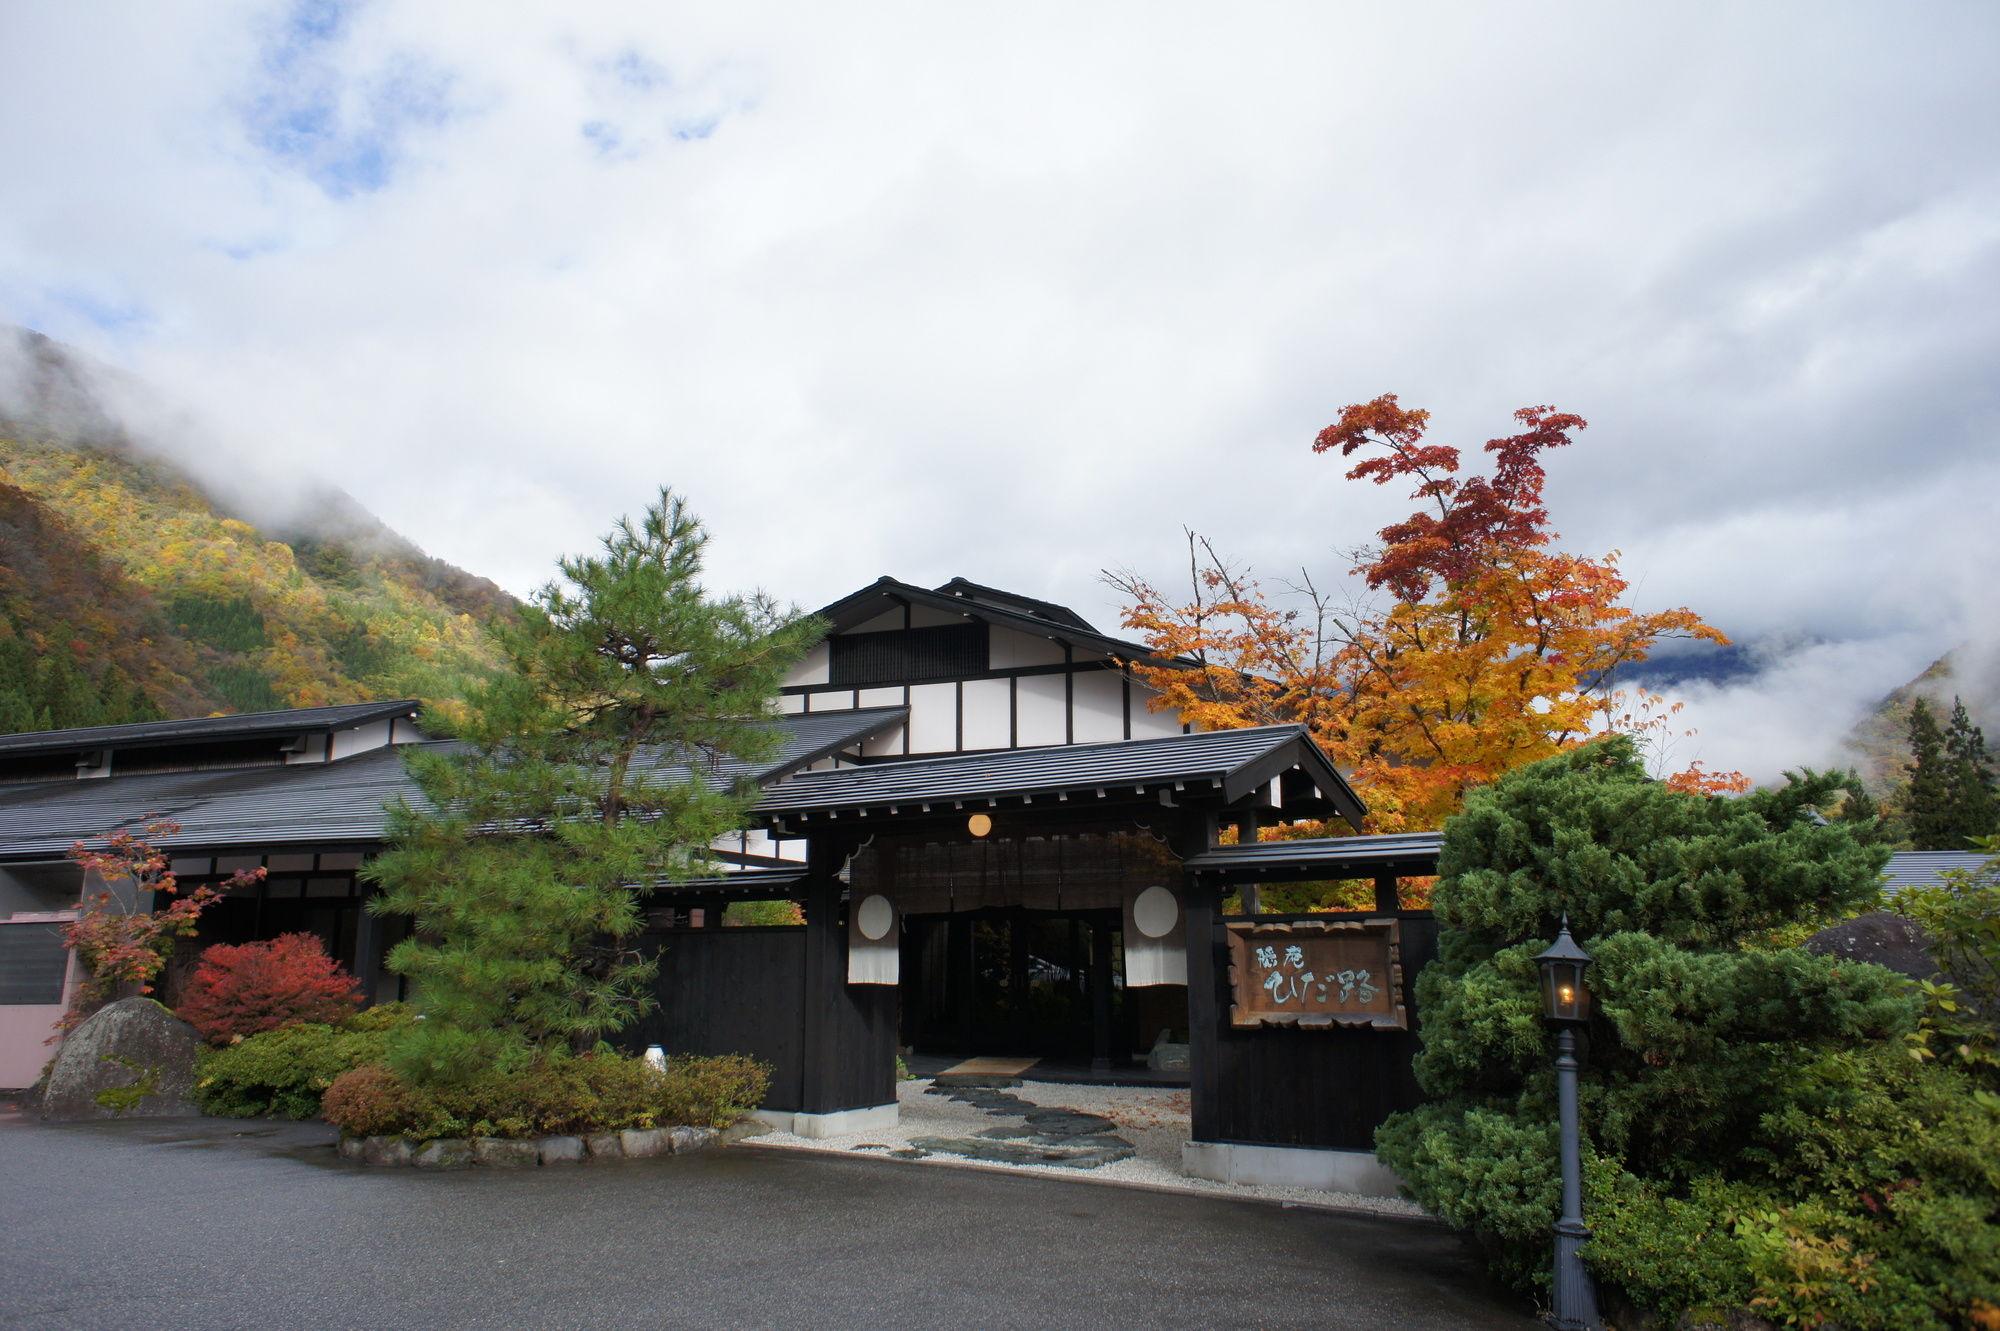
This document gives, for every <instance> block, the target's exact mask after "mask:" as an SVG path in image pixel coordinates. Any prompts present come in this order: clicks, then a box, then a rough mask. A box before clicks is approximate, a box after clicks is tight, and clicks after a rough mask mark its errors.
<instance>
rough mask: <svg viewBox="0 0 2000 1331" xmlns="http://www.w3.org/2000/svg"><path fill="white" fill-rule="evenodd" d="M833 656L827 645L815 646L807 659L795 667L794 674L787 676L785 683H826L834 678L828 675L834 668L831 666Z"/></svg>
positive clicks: (808, 653)
mask: <svg viewBox="0 0 2000 1331" xmlns="http://www.w3.org/2000/svg"><path fill="white" fill-rule="evenodd" d="M831 655H832V654H831V651H830V649H829V648H828V647H827V645H826V643H824V642H820V643H816V644H814V646H813V649H812V650H811V651H809V652H807V653H806V655H805V659H804V660H802V661H800V662H799V663H798V664H797V665H795V666H793V667H792V673H791V674H789V675H786V676H785V683H787V684H824V683H826V682H827V680H828V679H830V678H831V677H832V676H831V675H830V674H829V673H828V672H829V671H830V670H831V669H832V668H833V667H832V665H831V664H830V661H831Z"/></svg>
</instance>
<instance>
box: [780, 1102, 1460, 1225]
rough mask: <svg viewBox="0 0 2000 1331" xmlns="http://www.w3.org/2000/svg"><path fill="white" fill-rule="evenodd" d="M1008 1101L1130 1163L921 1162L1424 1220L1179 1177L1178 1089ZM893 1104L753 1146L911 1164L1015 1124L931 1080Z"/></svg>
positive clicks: (1334, 1197)
mask: <svg viewBox="0 0 2000 1331" xmlns="http://www.w3.org/2000/svg"><path fill="white" fill-rule="evenodd" d="M1007 1094H1009V1095H1012V1096H1014V1097H1017V1098H1019V1099H1021V1100H1025V1101H1028V1102H1029V1103H1031V1104H1034V1105H1039V1106H1046V1107H1049V1108H1060V1109H1070V1110H1075V1111H1077V1112H1078V1113H1080V1114H1088V1115H1097V1116H1101V1117H1103V1118H1106V1119H1109V1120H1110V1121H1111V1122H1112V1123H1113V1124H1115V1125H1116V1131H1117V1135H1118V1136H1119V1137H1120V1138H1122V1139H1123V1140H1125V1141H1128V1142H1130V1143H1131V1144H1132V1146H1133V1148H1134V1150H1135V1152H1136V1154H1134V1155H1133V1156H1131V1157H1130V1158H1129V1159H1123V1160H1114V1161H1112V1162H1111V1163H1109V1164H1103V1165H1097V1166H1094V1167H1091V1168H1076V1167H1073V1166H1068V1165H1036V1164H1022V1163H998V1162H994V1161H987V1160H975V1159H970V1158H968V1157H967V1156H965V1155H963V1154H960V1153H957V1152H953V1151H948V1150H940V1149H932V1150H929V1151H926V1152H925V1153H924V1154H923V1156H922V1160H924V1161H935V1162H940V1163H950V1164H958V1165H965V1166H970V1167H974V1168H980V1169H995V1170H1002V1171H1006V1172H1009V1173H1032V1174H1046V1175H1060V1176H1062V1177H1066V1178H1073V1179H1082V1180H1086V1181H1092V1182H1099V1183H1124V1184H1138V1185H1142V1186H1145V1187H1151V1188H1168V1189H1172V1190H1175V1191H1179V1192H1190V1193H1199V1194H1205V1195H1209V1196H1220V1197H1239V1198H1258V1199H1262V1200H1266V1201H1285V1202H1296V1203H1301V1204H1304V1205H1311V1206H1331V1207H1339V1208H1342V1209H1345V1210H1359V1211H1370V1212H1374V1213H1376V1214H1378V1215H1394V1216H1405V1217H1412V1218H1414V1217H1419V1216H1422V1215H1423V1214H1424V1212H1423V1209H1422V1208H1421V1207H1419V1206H1417V1205H1416V1203H1414V1202H1410V1201H1406V1200H1404V1199H1402V1198H1397V1197H1362V1196H1357V1195H1355V1194H1354V1193H1347V1192H1326V1191H1322V1190H1319V1189H1316V1188H1283V1187H1273V1186H1268V1185H1256V1186H1253V1185H1249V1184H1242V1183H1216V1182H1213V1181H1211V1180H1208V1179H1199V1178H1190V1177H1188V1176H1187V1175H1185V1174H1183V1173H1182V1172H1181V1145H1182V1143H1184V1142H1186V1141H1187V1139H1188V1131H1189V1123H1188V1092H1187V1091H1186V1090H1184V1089H1166V1088H1154V1087H1140V1086H1080V1085H1072V1084H1068V1083H1058V1082H1046V1081H1033V1080H1024V1081H1022V1082H1020V1083H1019V1084H1018V1085H1016V1086H1013V1087H1010V1088H1007ZM896 1098H897V1101H898V1103H899V1105H900V1108H901V1121H900V1122H898V1123H897V1124H896V1126H895V1127H894V1128H889V1129H877V1130H875V1131H872V1132H851V1133H845V1134H843V1135H841V1136H838V1137H822V1138H817V1139H809V1138H805V1137H798V1136H794V1135H793V1134H791V1133H789V1132H771V1133H765V1134H764V1135H762V1136H759V1137H756V1138H753V1139H752V1140H753V1142H754V1143H755V1144H756V1145H758V1146H773V1147H782V1148H786V1149H791V1150H800V1151H818V1152H830V1153H835V1154H847V1155H872V1156H879V1157H889V1156H902V1157H904V1158H914V1155H913V1153H912V1152H911V1145H912V1143H914V1142H918V1141H922V1140H926V1139H930V1140H935V1139H939V1138H945V1139H959V1140H965V1139H976V1138H978V1137H980V1136H981V1135H982V1134H984V1133H988V1132H991V1131H993V1130H994V1129H995V1128H996V1126H998V1127H1006V1126H1009V1125H1013V1124H1018V1123H1020V1122H1021V1119H1020V1117H1019V1116H1017V1115H1008V1114H1005V1113H995V1112H991V1111H987V1110H982V1109H980V1108H977V1107H976V1106H974V1105H971V1104H967V1103H964V1102H963V1101H961V1100H958V1099H951V1098H947V1097H945V1096H943V1095H940V1094H937V1093H935V1092H934V1091H933V1090H932V1079H931V1078H928V1077H924V1078H918V1079H914V1080H909V1081H904V1082H903V1083H901V1084H900V1085H899V1086H898V1087H897V1088H896Z"/></svg>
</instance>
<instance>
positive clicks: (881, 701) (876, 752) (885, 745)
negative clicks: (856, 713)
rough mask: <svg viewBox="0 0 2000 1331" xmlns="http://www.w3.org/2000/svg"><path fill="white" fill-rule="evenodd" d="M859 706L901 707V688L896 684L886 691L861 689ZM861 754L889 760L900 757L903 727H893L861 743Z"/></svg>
mask: <svg viewBox="0 0 2000 1331" xmlns="http://www.w3.org/2000/svg"><path fill="white" fill-rule="evenodd" d="M859 704H860V706H863V707H901V706H902V705H903V686H902V685H900V684H898V685H896V686H895V687H894V688H888V689H862V690H861V691H860V694H859ZM861 752H862V753H863V754H864V755H866V756H869V757H875V756H880V757H884V758H889V757H895V756H898V755H900V754H901V753H902V752H903V727H902V726H896V727H893V728H892V729H889V730H885V731H883V732H882V733H881V734H880V735H877V736H876V737H875V738H873V739H870V740H865V741H863V742H862V745H861Z"/></svg>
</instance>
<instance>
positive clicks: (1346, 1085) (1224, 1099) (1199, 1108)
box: [1189, 911, 1438, 1151]
mask: <svg viewBox="0 0 2000 1331" xmlns="http://www.w3.org/2000/svg"><path fill="white" fill-rule="evenodd" d="M1248 918H1252V917H1246V916H1231V917H1228V918H1227V919H1224V918H1220V917H1216V916H1210V917H1209V919H1210V920H1211V921H1212V925H1211V926H1210V929H1209V936H1210V940H1211V952H1210V956H1211V967H1210V970H1209V976H1208V984H1207V986H1206V988H1207V990H1208V992H1207V994H1206V998H1207V1000H1208V1001H1207V1003H1206V1004H1204V1003H1203V1002H1202V998H1203V997H1204V995H1202V994H1192V993H1191V994H1190V996H1189V997H1190V1004H1189V1006H1190V1009H1191V1012H1192V1013H1193V1016H1192V1018H1191V1020H1192V1024H1193V1031H1192V1035H1193V1044H1194V1048H1193V1049H1192V1051H1191V1053H1192V1061H1193V1068H1192V1073H1191V1075H1192V1079H1193V1084H1192V1086H1191V1088H1190V1089H1191V1091H1192V1099H1193V1110H1194V1135H1195V1137H1196V1138H1197V1139H1198V1140H1201V1141H1214V1142H1248V1143H1257V1144H1264V1145H1273V1146H1317V1147H1332V1148H1337V1149H1341V1150H1350V1151H1372V1150H1373V1149H1374V1148H1375V1129H1376V1127H1377V1126H1378V1125H1379V1124H1380V1123H1381V1122H1382V1120H1383V1119H1385V1118H1387V1117H1388V1116H1389V1115H1390V1114H1392V1113H1394V1112H1395V1111H1396V1110H1398V1109H1409V1108H1412V1107H1414V1106H1415V1105H1416V1104H1418V1103H1419V1102H1420V1100H1421V1099H1422V1093H1421V1092H1420V1091H1419V1090H1418V1089H1417V1081H1416V1077H1415V1075H1414V1074H1413V1073H1412V1072H1411V1070H1410V1060H1411V1059H1412V1058H1413V1057H1415V1055H1416V1052H1417V1027H1418V1023H1419V1022H1420V1021H1421V1020H1422V1018H1421V1016H1420V1014H1419V1013H1418V1011H1417V997H1416V984H1417V975H1418V973H1419V972H1420V971H1422V970H1423V968H1424V967H1425V966H1426V965H1428V964H1429V963H1430V961H1431V959H1432V958H1433V957H1435V956H1436V955H1437V936H1438V930H1437V922H1436V921H1435V920H1434V919H1432V918H1431V914H1430V912H1429V911H1398V912H1397V913H1396V918H1397V919H1398V920H1400V921H1402V929H1401V934H1402V943H1401V947H1402V967H1403V1002H1404V1004H1405V1005H1406V1006H1407V1009H1408V1011H1409V1014H1410V1029H1409V1030H1408V1031H1378V1030H1366V1029H1334V1030H1312V1031H1300V1030H1293V1029H1288V1028H1284V1027H1266V1028H1261V1029H1238V1028H1236V1027H1233V1026H1231V1025H1230V1024H1229V960H1228V955H1227V946H1226V944H1225V941H1224V932H1223V927H1222V926H1223V925H1224V924H1225V923H1227V922H1230V921H1233V920H1243V919H1248ZM1254 918H1255V919H1257V920H1258V921H1260V922H1272V921H1278V920H1289V919H1302V920H1310V919H1315V918H1317V919H1325V918H1326V917H1325V916H1323V915H1322V916H1317V917H1315V916H1309V915H1306V916H1271V915H1260V916H1256V917H1254ZM1375 918H1380V917H1379V916H1378V917H1375ZM1189 923H1190V924H1191V925H1192V924H1193V923H1194V918H1193V915H1192V913H1191V914H1190V920H1189ZM1193 978H1194V976H1193V968H1190V980H1191V981H1193ZM1204 1036H1205V1037H1206V1038H1204Z"/></svg>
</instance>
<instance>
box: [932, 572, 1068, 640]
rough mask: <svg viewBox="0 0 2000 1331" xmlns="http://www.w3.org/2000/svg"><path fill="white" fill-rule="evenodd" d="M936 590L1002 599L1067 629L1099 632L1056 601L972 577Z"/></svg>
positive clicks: (986, 598)
mask: <svg viewBox="0 0 2000 1331" xmlns="http://www.w3.org/2000/svg"><path fill="white" fill-rule="evenodd" d="M936 590H938V591H940V592H942V593H943V594H944V595H946V596H962V597H964V598H966V599H967V600H972V601H986V602H995V601H997V602H999V603H1000V604H1001V605H1003V606H1008V607H1010V608H1012V609H1015V610H1025V611H1027V612H1028V613H1029V614H1031V615H1033V616H1034V617H1035V618H1037V619H1046V620H1048V621H1049V622H1050V623H1052V624H1061V625H1064V626H1066V627H1068V628H1073V629H1082V630H1083V631H1084V632H1086V633H1095V632H1097V627H1096V626H1095V625H1094V624H1092V623H1091V622H1090V621H1089V620H1087V619H1085V618H1084V617H1083V616H1082V615H1079V614H1078V613H1077V612H1076V611H1074V610H1072V609H1070V608H1069V607H1068V606H1066V605H1057V604H1056V603H1055V602H1054V601H1043V600H1039V599H1037V598H1035V597H1033V596H1022V595H1020V594H1019V593H1017V592H1010V591H1002V590H1001V589H1000V588H998V587H988V586H986V585H985V584H983V583H977V582H974V581H972V580H971V579H970V578H953V579H952V580H951V581H950V582H947V583H945V584H944V585H943V586H941V587H938V588H937V589H936Z"/></svg>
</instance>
